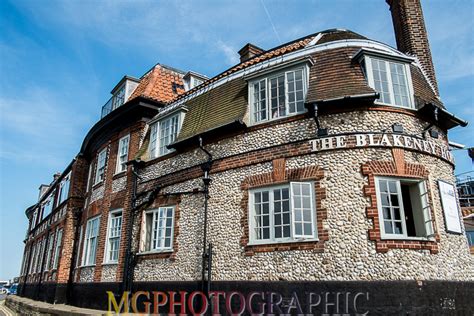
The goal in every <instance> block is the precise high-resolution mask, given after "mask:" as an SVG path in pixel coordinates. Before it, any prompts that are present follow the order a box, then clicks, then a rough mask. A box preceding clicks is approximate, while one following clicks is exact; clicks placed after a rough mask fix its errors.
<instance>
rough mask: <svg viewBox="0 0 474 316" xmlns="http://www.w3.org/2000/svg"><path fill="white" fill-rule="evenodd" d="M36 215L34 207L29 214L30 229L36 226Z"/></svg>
mask: <svg viewBox="0 0 474 316" xmlns="http://www.w3.org/2000/svg"><path fill="white" fill-rule="evenodd" d="M37 217H38V210H37V209H36V210H35V211H34V212H33V215H32V216H31V229H33V228H35V226H36V218H37Z"/></svg>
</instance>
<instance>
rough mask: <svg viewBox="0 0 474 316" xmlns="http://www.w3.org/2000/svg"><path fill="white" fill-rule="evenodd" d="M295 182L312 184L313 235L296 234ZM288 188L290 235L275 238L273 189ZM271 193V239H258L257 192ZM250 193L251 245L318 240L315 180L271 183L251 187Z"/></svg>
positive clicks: (249, 220)
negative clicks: (256, 218) (256, 220)
mask: <svg viewBox="0 0 474 316" xmlns="http://www.w3.org/2000/svg"><path fill="white" fill-rule="evenodd" d="M293 184H305V185H310V190H309V192H310V199H311V222H312V234H311V236H309V235H306V236H303V235H299V236H296V234H295V205H294V196H295V194H294V192H293ZM282 188H288V190H289V200H290V205H289V207H290V237H284V238H278V239H277V238H275V237H274V228H275V224H274V196H273V190H275V189H282ZM267 191H268V193H269V208H270V210H269V215H270V223H269V227H270V238H269V239H257V237H256V234H255V228H256V225H255V221H254V216H255V208H254V207H255V193H259V192H267ZM248 194H249V205H248V212H249V213H248V214H249V216H248V222H249V223H248V224H249V243H248V244H249V245H250V246H252V245H266V244H280V243H289V242H306V241H318V240H319V239H318V229H317V216H316V197H315V192H314V182H312V181H292V182H289V183H287V184H284V185H270V186H265V187H260V188H255V189H251V190H249V192H248Z"/></svg>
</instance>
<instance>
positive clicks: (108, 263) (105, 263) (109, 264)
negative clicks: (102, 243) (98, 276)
mask: <svg viewBox="0 0 474 316" xmlns="http://www.w3.org/2000/svg"><path fill="white" fill-rule="evenodd" d="M102 265H103V266H116V265H118V261H114V262H104V263H102Z"/></svg>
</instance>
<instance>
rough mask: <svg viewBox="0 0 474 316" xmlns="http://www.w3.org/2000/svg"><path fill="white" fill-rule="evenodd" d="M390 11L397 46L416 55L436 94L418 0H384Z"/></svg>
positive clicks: (426, 37) (426, 35)
mask: <svg viewBox="0 0 474 316" xmlns="http://www.w3.org/2000/svg"><path fill="white" fill-rule="evenodd" d="M386 1H387V3H388V5H389V6H390V11H391V13H392V20H393V27H394V29H395V39H396V41H397V48H398V49H399V50H400V51H402V52H404V53H408V54H410V55H414V56H417V57H418V59H419V61H420V63H421V66H422V67H423V70H424V71H425V73H426V75H427V76H428V79H429V80H430V82H431V84H432V86H433V88H434V89H435V92H436V94H438V84H437V82H436V75H435V70H434V66H433V60H432V58H431V51H430V45H429V42H428V34H427V32H426V28H425V22H424V19H423V11H422V9H421V4H420V0H386Z"/></svg>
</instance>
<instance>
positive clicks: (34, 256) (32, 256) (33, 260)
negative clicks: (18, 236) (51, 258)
mask: <svg viewBox="0 0 474 316" xmlns="http://www.w3.org/2000/svg"><path fill="white" fill-rule="evenodd" d="M36 247H37V244H33V245H32V246H31V262H30V267H29V269H28V274H31V273H33V272H34V267H35V260H36Z"/></svg>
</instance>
